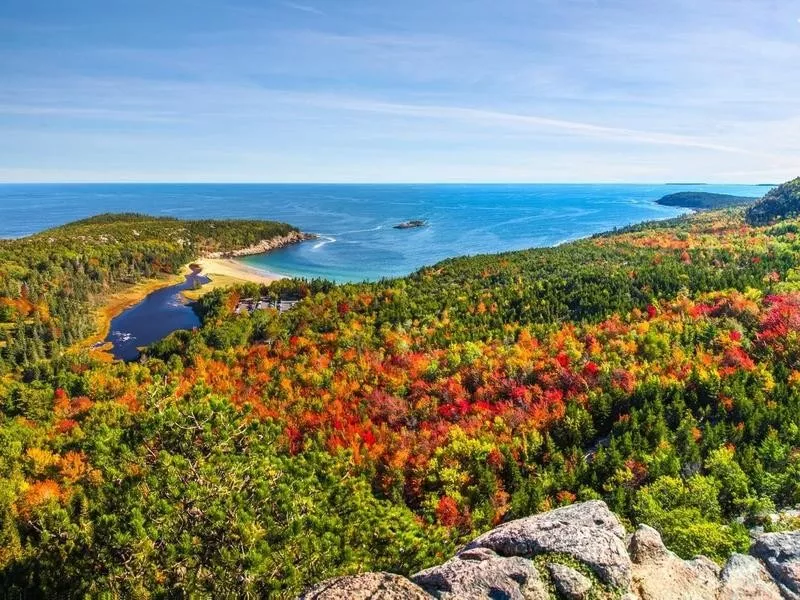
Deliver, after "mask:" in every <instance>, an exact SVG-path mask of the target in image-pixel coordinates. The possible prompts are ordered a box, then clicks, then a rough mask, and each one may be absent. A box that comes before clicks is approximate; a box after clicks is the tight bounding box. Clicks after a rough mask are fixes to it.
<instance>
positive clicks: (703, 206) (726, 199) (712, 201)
mask: <svg viewBox="0 0 800 600" xmlns="http://www.w3.org/2000/svg"><path fill="white" fill-rule="evenodd" d="M756 200H758V198H748V197H744V196H730V195H728V194H710V193H708V192H678V193H677V194H669V195H667V196H664V197H663V198H661V199H659V200H656V204H660V205H662V206H680V207H682V208H694V209H697V210H712V209H716V208H729V207H731V206H743V205H746V204H752V203H754V202H755V201H756Z"/></svg>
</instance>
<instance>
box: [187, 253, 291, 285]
mask: <svg viewBox="0 0 800 600" xmlns="http://www.w3.org/2000/svg"><path fill="white" fill-rule="evenodd" d="M191 267H197V268H199V271H198V272H199V273H200V274H201V275H204V276H206V277H208V278H209V279H210V280H211V282H210V283H207V284H205V285H204V286H203V287H202V289H203V290H206V289H207V288H208V289H210V288H209V286H211V284H212V283H214V282H215V281H218V280H219V279H221V278H224V279H230V280H237V281H238V282H240V283H241V282H244V283H261V284H265V285H266V284H270V283H272V282H274V281H278V280H279V279H286V277H285V276H284V275H278V274H277V273H270V272H269V271H262V270H261V269H257V268H256V267H251V266H250V265H247V264H245V263H243V262H241V261H238V260H236V259H234V258H200V259H198V260H196V261H193V262H192V263H190V264H189V265H186V268H187V269H191ZM215 278H216V279H215Z"/></svg>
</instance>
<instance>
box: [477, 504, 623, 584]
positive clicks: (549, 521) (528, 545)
mask: <svg viewBox="0 0 800 600" xmlns="http://www.w3.org/2000/svg"><path fill="white" fill-rule="evenodd" d="M624 539H625V529H624V528H623V527H622V524H621V523H620V522H619V519H617V517H616V515H614V513H612V512H611V511H610V510H608V507H607V506H606V504H605V502H601V501H599V500H593V501H591V502H583V503H580V504H573V505H571V506H566V507H564V508H559V509H556V510H553V511H551V512H548V513H544V514H540V515H534V516H532V517H526V518H524V519H517V520H516V521H510V522H508V523H505V524H503V525H501V526H499V527H498V528H496V529H494V530H492V531H489V532H488V533H485V534H483V535H481V536H479V537H478V538H476V539H475V540H473V541H472V542H471V543H470V544H468V545H467V549H468V550H472V549H474V548H480V547H483V548H491V549H492V550H494V551H495V552H497V553H498V554H500V555H501V556H524V557H532V556H536V555H538V554H543V553H548V552H561V553H564V554H568V555H569V556H571V557H573V558H575V559H576V560H578V561H580V562H582V563H584V564H585V565H587V566H588V567H589V568H591V569H592V570H593V571H594V572H595V573H597V575H598V577H600V579H601V580H603V581H604V582H606V583H608V584H611V585H613V586H614V587H617V588H621V589H627V588H628V586H629V584H630V581H631V560H630V558H629V557H628V554H627V552H626V551H625V544H624V542H623V540H624Z"/></svg>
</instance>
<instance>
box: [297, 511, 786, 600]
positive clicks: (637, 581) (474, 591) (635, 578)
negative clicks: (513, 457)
mask: <svg viewBox="0 0 800 600" xmlns="http://www.w3.org/2000/svg"><path fill="white" fill-rule="evenodd" d="M345 598H347V599H353V600H361V599H367V598H371V599H374V600H423V599H424V600H432V599H437V600H501V599H502V600H544V599H546V598H565V599H567V600H583V599H589V598H595V599H600V600H603V599H609V600H610V599H612V598H615V599H617V598H622V599H623V600H706V599H708V600H773V599H774V600H780V599H788V600H800V532H793V533H765V534H762V535H760V536H759V537H758V538H757V539H756V540H755V542H754V543H753V546H752V548H751V551H750V555H742V554H734V555H733V556H732V557H731V558H730V560H728V562H727V564H726V565H725V566H724V567H723V568H720V566H719V565H717V564H715V563H714V562H712V561H711V560H709V559H707V558H705V557H703V556H698V557H695V558H693V559H691V560H683V559H681V558H680V557H678V556H677V555H675V554H674V553H673V552H671V551H670V550H668V549H667V548H666V546H665V545H664V543H663V542H662V540H661V535H660V534H659V533H658V531H656V530H655V529H653V528H651V527H648V526H646V525H642V526H640V527H639V528H638V529H637V530H636V531H635V532H634V533H633V535H630V536H627V537H626V535H625V530H624V528H623V526H622V524H621V523H620V521H619V519H618V518H617V517H616V515H614V513H612V512H611V511H610V510H609V509H608V507H607V506H606V505H605V503H603V502H599V501H592V502H584V503H581V504H574V505H572V506H568V507H564V508H559V509H557V510H554V511H551V512H547V513H543V514H540V515H534V516H531V517H526V518H524V519H518V520H516V521H510V522H508V523H505V524H503V525H501V526H500V527H497V528H496V529H493V530H492V531H489V532H487V533H485V534H483V535H481V536H479V537H477V538H476V539H475V540H473V541H472V542H470V543H469V544H467V546H466V547H465V548H464V549H463V550H462V551H461V552H459V553H458V554H457V555H456V556H455V557H453V558H452V559H450V560H448V561H447V562H446V563H444V564H442V565H439V566H438V567H432V568H430V569H426V570H424V571H421V572H420V573H417V574H415V575H412V576H411V577H410V578H409V579H406V578H403V577H400V576H397V575H391V574H388V573H367V574H364V575H356V576H352V577H340V578H337V579H331V580H329V581H326V582H323V583H321V584H319V585H318V586H316V587H314V588H313V589H312V590H310V591H308V592H306V593H305V594H304V595H303V596H301V600H340V599H341V600H343V599H345Z"/></svg>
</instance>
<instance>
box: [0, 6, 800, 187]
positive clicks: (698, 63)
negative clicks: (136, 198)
mask: <svg viewBox="0 0 800 600" xmlns="http://www.w3.org/2000/svg"><path fill="white" fill-rule="evenodd" d="M798 175H800V0H659V1H655V0H262V1H256V0H135V1H134V0H2V1H0V182H72V181H80V182H84V181H113V182H116V181H119V182H137V181H150V182H161V181H181V182H183V181H189V182H206V181H214V182H666V181H672V182H675V181H709V182H726V183H739V182H741V183H770V182H780V181H783V180H786V179H790V178H793V177H796V176H798Z"/></svg>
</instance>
